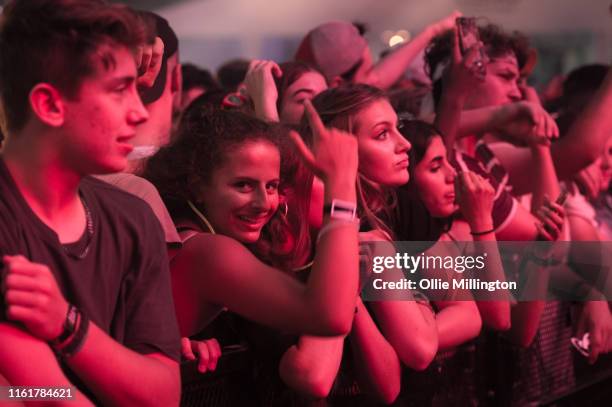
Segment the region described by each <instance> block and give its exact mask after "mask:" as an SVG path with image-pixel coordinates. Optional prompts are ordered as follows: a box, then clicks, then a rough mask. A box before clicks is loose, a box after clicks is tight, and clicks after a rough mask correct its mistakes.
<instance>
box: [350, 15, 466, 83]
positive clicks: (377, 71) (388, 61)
mask: <svg viewBox="0 0 612 407" xmlns="http://www.w3.org/2000/svg"><path fill="white" fill-rule="evenodd" d="M459 16H461V13H459V12H458V11H455V12H453V13H452V14H451V15H449V16H448V17H445V18H444V19H442V20H440V21H438V22H435V23H433V24H431V25H429V26H427V27H426V28H425V30H423V32H421V33H420V34H419V35H417V36H416V37H414V39H412V40H411V41H410V42H408V43H406V44H404V45H402V46H401V47H400V48H399V49H397V50H395V51H394V52H392V53H391V54H389V55H387V56H386V57H385V58H383V59H381V60H380V61H379V62H378V63H377V64H376V65H375V66H374V67H372V69H370V71H368V72H366V73H365V74H364V75H363V77H362V78H358V77H357V78H355V80H356V81H357V82H360V83H367V84H368V85H372V86H376V87H378V88H381V89H388V88H390V87H391V86H392V85H393V84H394V83H395V82H397V81H398V79H399V78H401V76H402V75H403V74H404V72H405V71H406V69H407V68H408V66H409V65H410V64H411V63H412V61H413V60H414V58H415V57H416V56H417V55H418V54H419V53H420V52H421V51H422V50H424V49H425V47H426V46H427V44H429V41H431V39H432V38H434V37H435V36H437V35H438V34H440V33H443V32H444V31H446V30H448V29H450V28H452V27H453V26H454V24H455V19H456V18H457V17H459Z"/></svg>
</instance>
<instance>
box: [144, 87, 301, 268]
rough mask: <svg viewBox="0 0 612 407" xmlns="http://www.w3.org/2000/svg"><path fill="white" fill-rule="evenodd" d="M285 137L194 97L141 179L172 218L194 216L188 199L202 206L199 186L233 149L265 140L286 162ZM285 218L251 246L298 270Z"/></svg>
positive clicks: (292, 234) (291, 230)
mask: <svg viewBox="0 0 612 407" xmlns="http://www.w3.org/2000/svg"><path fill="white" fill-rule="evenodd" d="M282 137H285V134H284V129H283V128H282V127H280V126H278V125H272V124H268V123H265V122H263V121H260V120H258V119H256V118H253V117H251V116H249V115H246V114H244V113H241V112H237V111H228V110H222V109H220V108H216V107H212V106H210V105H209V104H207V103H201V102H198V100H197V99H196V100H195V101H194V102H193V103H192V104H191V105H190V106H189V108H188V109H187V110H186V111H185V113H184V114H183V116H182V118H181V122H180V124H179V128H178V132H177V136H176V138H175V140H174V141H173V142H172V143H171V144H170V145H168V146H166V147H163V148H162V149H161V150H159V152H158V153H157V154H156V155H154V156H153V157H151V158H150V159H149V160H148V162H147V164H146V167H145V170H144V174H143V177H144V178H146V179H148V180H149V181H151V182H152V183H153V184H154V185H155V187H156V188H157V189H158V191H159V193H160V195H161V196H162V198H163V200H164V202H165V203H166V205H167V207H168V210H169V211H170V213H171V215H172V216H173V217H174V218H175V219H176V218H181V217H184V216H185V214H186V213H190V211H188V210H186V203H187V201H192V202H194V203H195V204H196V206H199V207H200V208H202V205H201V203H202V200H203V199H206V197H202V196H201V194H200V191H201V186H202V185H206V184H208V183H209V182H210V180H211V176H212V174H213V172H214V170H215V169H217V168H219V167H221V166H223V165H224V163H225V162H227V160H228V159H230V155H229V153H230V152H231V151H232V150H235V148H236V147H237V146H239V145H241V144H244V143H248V142H254V141H264V142H267V143H270V144H271V145H273V146H275V147H276V148H278V149H279V152H280V154H281V161H283V156H284V155H285V154H283V152H282V150H284V149H285V147H284V143H281V142H280V139H281V138H282ZM287 188H289V184H288V183H287V182H286V178H285V177H283V176H282V174H281V186H280V188H279V190H280V194H281V195H282V194H283V193H286V190H287ZM198 203H200V205H198ZM281 215H282V214H281V211H277V213H276V214H275V215H274V217H273V218H272V219H271V220H270V221H269V222H268V224H266V226H265V227H264V229H263V230H262V233H261V237H260V238H259V241H257V242H256V243H255V244H253V245H249V246H248V247H249V249H251V251H253V253H254V254H255V255H256V256H257V257H258V258H259V259H260V260H262V261H264V262H266V263H268V264H271V265H273V266H276V267H281V268H284V269H290V268H292V267H293V266H295V265H294V264H293V258H294V257H295V253H294V252H293V250H294V249H295V244H294V242H295V241H296V237H295V229H296V227H295V225H292V224H290V223H289V221H288V220H287V218H285V217H284V216H281ZM301 220H302V221H303V218H302V219H301ZM213 226H214V225H213ZM302 258H303V256H302Z"/></svg>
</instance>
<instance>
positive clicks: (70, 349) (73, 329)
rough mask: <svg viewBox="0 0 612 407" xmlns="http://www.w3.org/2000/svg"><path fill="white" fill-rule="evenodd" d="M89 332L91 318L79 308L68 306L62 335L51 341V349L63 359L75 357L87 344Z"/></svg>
mask: <svg viewBox="0 0 612 407" xmlns="http://www.w3.org/2000/svg"><path fill="white" fill-rule="evenodd" d="M88 331H89V318H87V316H86V315H85V314H83V313H82V312H81V311H80V310H79V309H78V308H77V307H75V306H74V305H72V304H68V312H66V319H65V320H64V324H63V326H62V332H61V333H60V335H59V336H58V337H57V338H56V339H54V340H51V341H49V344H50V345H51V348H52V349H53V351H55V353H56V354H57V355H59V356H60V357H61V358H64V359H65V358H69V357H72V356H74V355H75V354H76V353H77V352H78V351H79V350H80V349H81V347H82V346H83V344H84V343H85V339H86V337H87V332H88Z"/></svg>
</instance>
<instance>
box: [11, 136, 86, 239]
mask: <svg viewBox="0 0 612 407" xmlns="http://www.w3.org/2000/svg"><path fill="white" fill-rule="evenodd" d="M52 140H53V137H46V135H37V136H36V135H35V136H34V137H32V136H30V135H29V134H27V133H25V134H18V135H15V136H13V137H9V138H8V139H7V140H6V143H5V146H4V149H3V151H2V156H3V158H4V162H5V164H6V166H7V168H8V170H9V172H10V174H11V176H12V178H13V180H14V181H15V184H16V185H17V188H18V189H19V191H20V192H21V195H22V196H23V198H24V199H25V201H26V202H27V204H28V206H29V207H30V209H32V211H33V212H34V213H35V214H36V215H37V216H38V217H39V218H40V220H41V221H42V222H44V223H45V224H46V225H47V226H49V227H50V228H51V229H53V230H54V231H55V232H56V233H57V235H58V238H59V239H60V242H62V243H69V242H73V241H76V240H78V238H79V237H80V236H81V234H82V231H83V230H84V227H85V224H86V215H85V209H84V207H83V204H82V202H81V200H80V198H79V184H80V181H81V178H82V175H81V174H79V173H78V172H77V171H76V170H75V169H73V168H71V167H70V165H69V164H68V163H66V162H65V159H63V157H62V155H61V154H60V152H59V151H57V149H54V146H53V145H52V144H53V143H52V142H51V141H52Z"/></svg>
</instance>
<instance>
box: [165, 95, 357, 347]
mask: <svg viewBox="0 0 612 407" xmlns="http://www.w3.org/2000/svg"><path fill="white" fill-rule="evenodd" d="M305 106H306V114H307V117H308V118H309V120H310V124H311V126H312V129H313V134H314V147H313V150H312V151H311V150H309V149H308V147H306V145H305V144H304V142H303V141H302V140H301V138H300V136H299V135H297V134H296V133H291V137H292V138H293V140H294V141H295V142H296V145H297V148H298V151H299V152H300V154H301V155H302V156H303V158H304V160H305V163H306V165H308V166H309V167H310V168H311V169H312V170H313V171H314V172H315V174H316V175H317V176H318V177H319V178H320V179H322V180H323V183H324V184H325V198H324V200H325V203H326V204H331V203H332V202H333V201H334V200H342V201H346V202H350V203H355V202H356V195H355V180H356V176H357V157H358V156H357V140H356V138H355V137H354V136H352V135H350V134H347V133H343V132H340V131H338V130H331V129H326V128H325V127H324V126H323V124H322V122H321V119H320V118H319V116H318V115H317V113H316V111H315V110H314V108H313V107H312V105H311V104H310V103H309V102H306V104H305ZM357 229H358V224H357V223H356V222H354V221H348V220H341V219H335V218H331V217H330V215H329V214H326V215H325V217H324V223H323V228H322V231H325V232H324V233H323V232H322V234H321V235H320V239H319V241H318V243H317V247H316V256H315V259H314V263H313V266H312V272H311V274H310V278H309V279H308V283H307V284H306V285H303V284H301V283H299V282H298V281H296V280H295V279H294V278H293V277H292V276H290V275H289V274H288V273H286V272H283V271H280V270H278V269H275V268H273V267H270V266H268V265H266V264H264V263H262V262H261V261H260V260H258V259H257V258H256V257H255V256H254V255H253V254H252V253H251V252H250V251H249V250H248V249H247V248H246V247H245V246H244V245H242V244H241V243H239V242H237V241H236V240H234V239H231V238H229V237H225V236H223V235H206V234H201V235H199V236H197V237H194V238H192V239H190V240H189V241H188V242H187V243H186V244H185V246H184V249H183V250H182V252H181V253H179V254H178V255H177V256H176V257H175V259H174V261H173V263H172V276H173V289H174V290H175V293H177V292H178V293H180V296H179V297H178V301H177V311H178V312H177V315H178V319H179V325H181V331H182V334H183V335H185V336H189V335H191V334H193V333H195V332H194V331H192V329H197V328H199V327H198V326H197V320H198V317H199V316H198V315H186V314H185V313H184V312H182V310H181V308H182V305H181V304H182V303H185V304H186V305H187V306H186V307H185V308H189V309H191V310H195V312H196V313H197V312H199V311H200V310H201V308H202V307H200V306H198V304H200V303H201V302H202V300H204V301H206V302H208V303H212V304H220V305H223V306H226V307H228V308H229V309H230V310H232V311H234V312H236V313H238V314H240V315H242V316H244V317H246V318H248V319H250V320H253V321H256V322H259V323H262V324H264V325H268V326H272V327H274V328H277V329H280V330H283V331H289V332H294V333H298V334H306V335H321V336H336V335H345V334H347V333H348V332H349V330H350V327H351V322H352V320H353V310H354V306H355V297H356V295H357V280H358V277H359V276H358V267H359V248H358V243H357ZM339 265H341V267H339ZM202 273H204V275H203V274H202ZM175 297H176V296H175ZM194 321H196V322H194Z"/></svg>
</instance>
